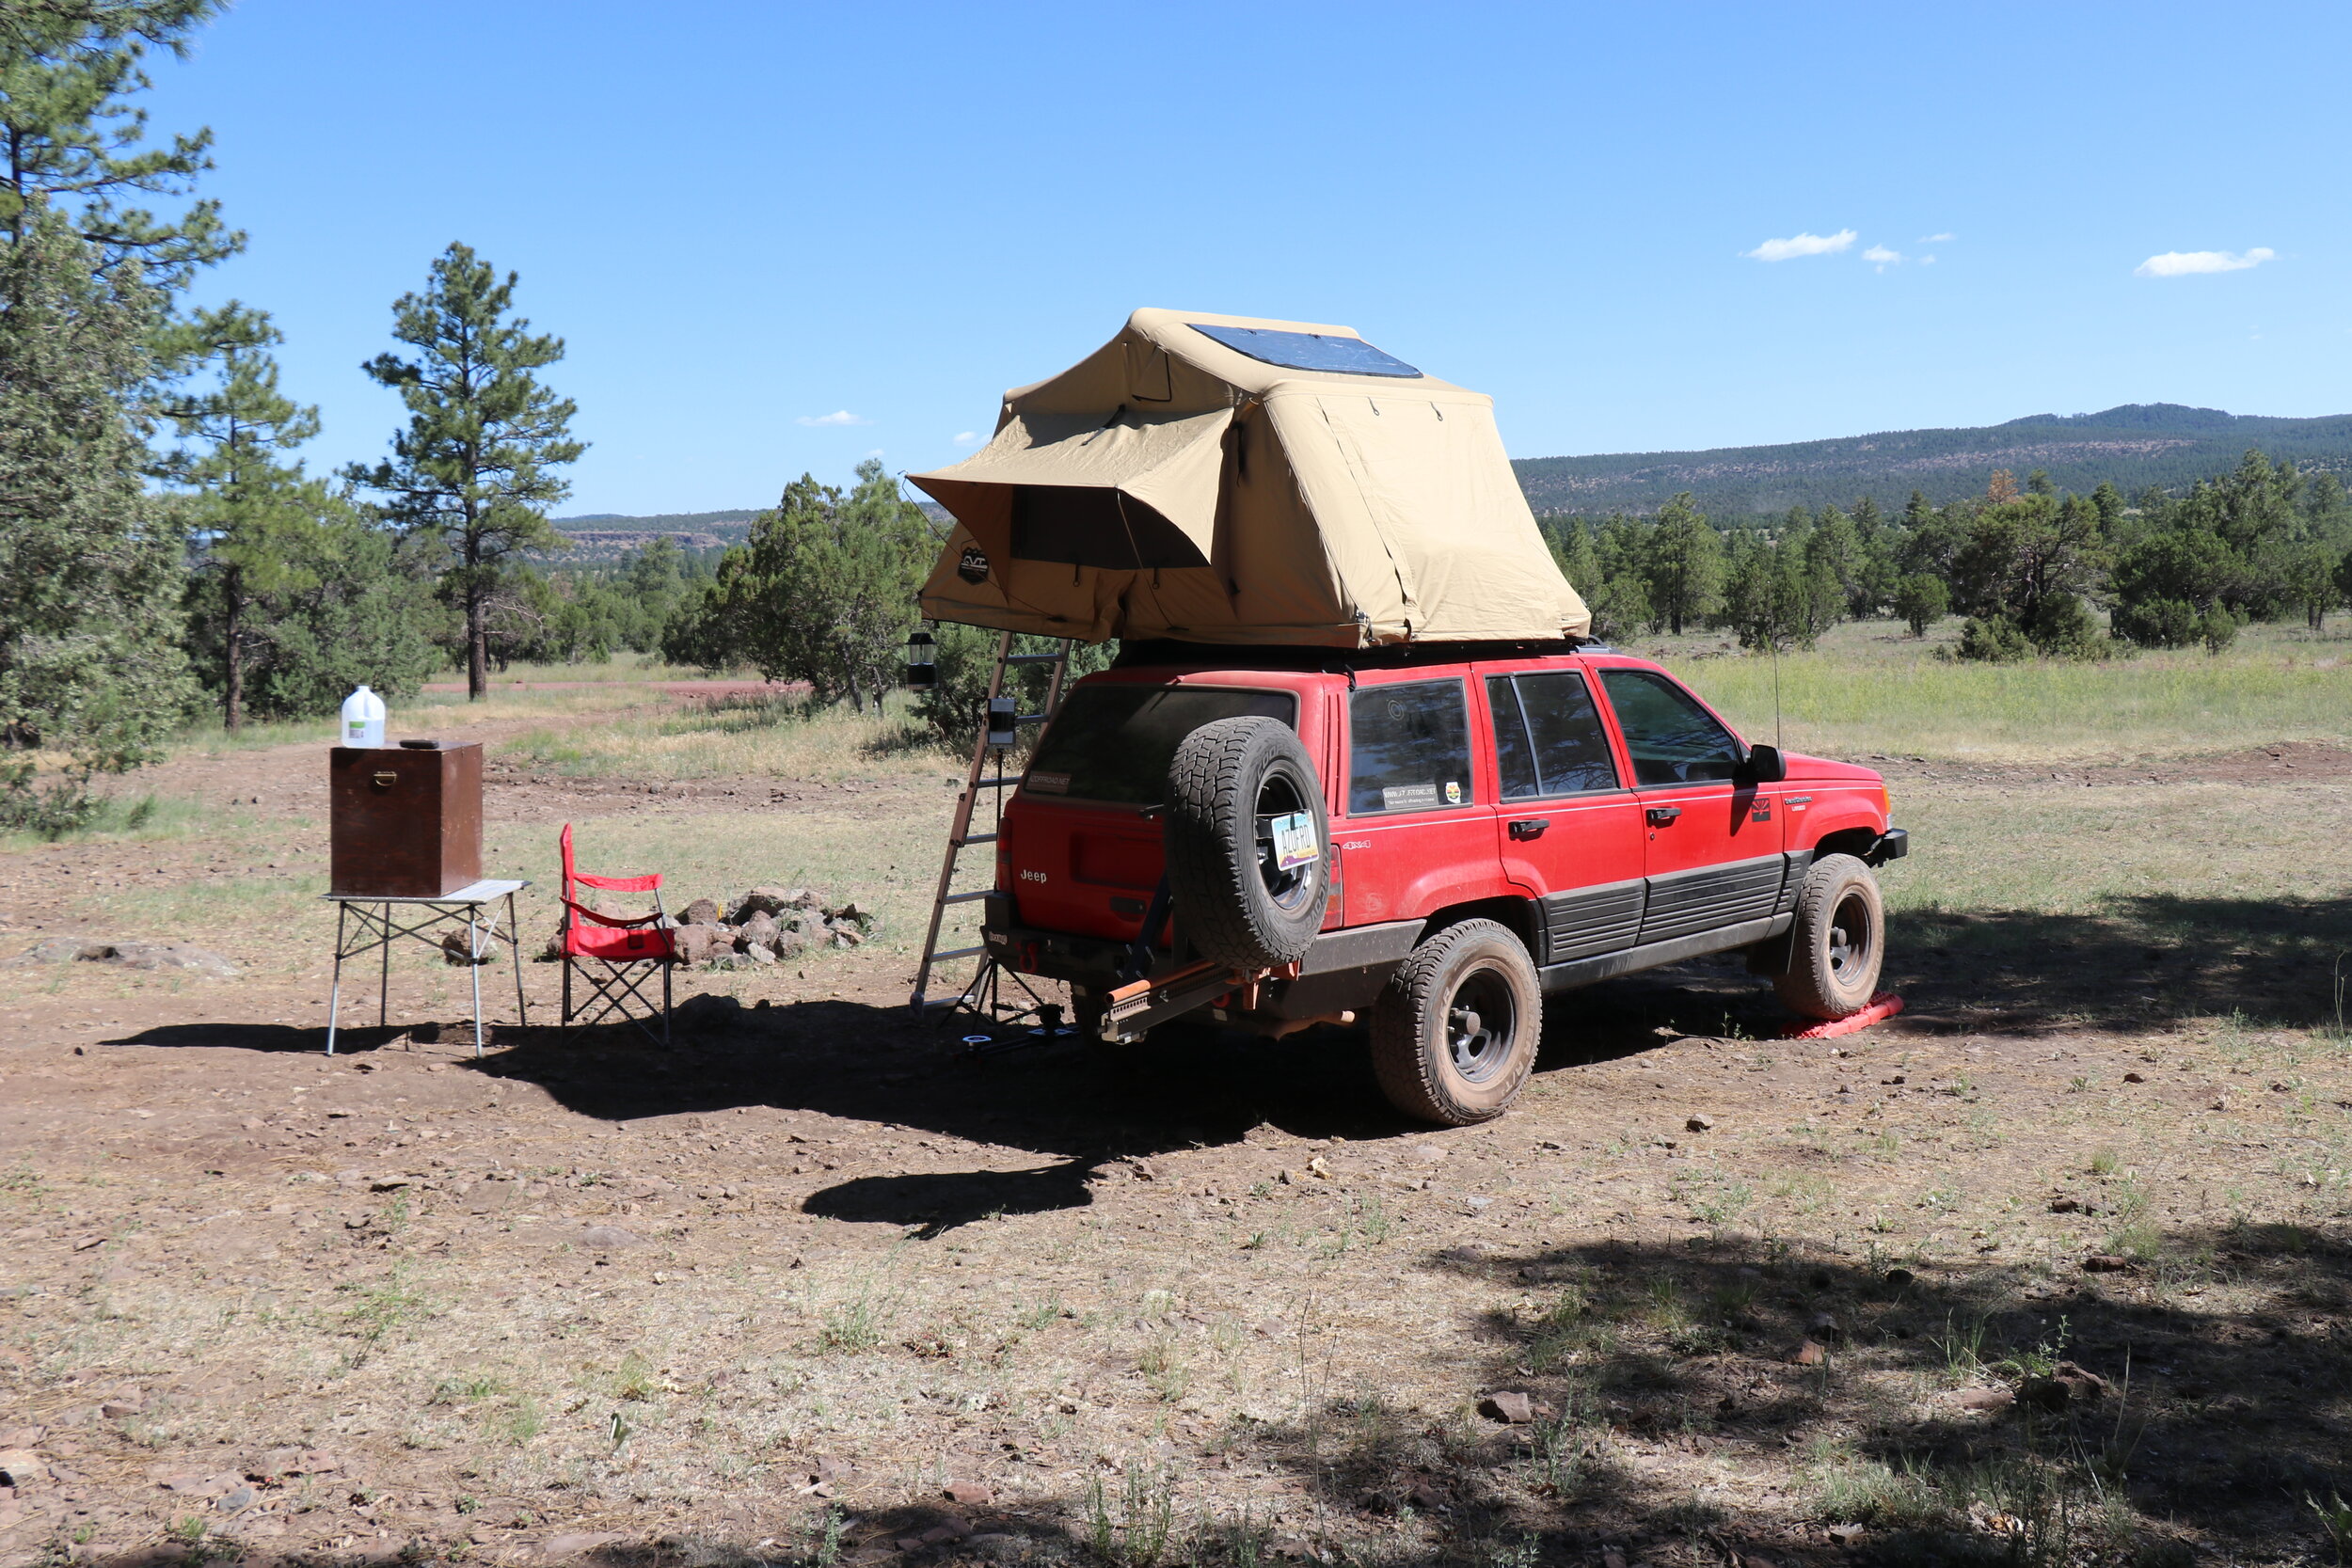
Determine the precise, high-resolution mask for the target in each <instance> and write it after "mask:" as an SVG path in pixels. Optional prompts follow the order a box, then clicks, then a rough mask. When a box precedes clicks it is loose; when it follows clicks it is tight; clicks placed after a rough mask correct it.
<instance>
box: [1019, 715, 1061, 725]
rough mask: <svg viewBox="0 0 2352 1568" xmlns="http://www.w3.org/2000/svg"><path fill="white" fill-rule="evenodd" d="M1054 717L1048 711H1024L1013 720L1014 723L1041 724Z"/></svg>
mask: <svg viewBox="0 0 2352 1568" xmlns="http://www.w3.org/2000/svg"><path fill="white" fill-rule="evenodd" d="M1052 717H1054V716H1053V715H1052V714H1050V713H1025V714H1022V715H1021V716H1020V717H1018V718H1017V719H1015V720H1014V721H1013V722H1014V723H1016V724H1042V723H1044V722H1045V721H1047V720H1048V719H1051V718H1052Z"/></svg>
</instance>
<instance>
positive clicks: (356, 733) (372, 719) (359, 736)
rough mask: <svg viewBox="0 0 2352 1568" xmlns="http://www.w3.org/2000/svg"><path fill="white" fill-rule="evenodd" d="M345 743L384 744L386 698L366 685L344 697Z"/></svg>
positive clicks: (361, 744)
mask: <svg viewBox="0 0 2352 1568" xmlns="http://www.w3.org/2000/svg"><path fill="white" fill-rule="evenodd" d="M343 744H344V745H346V746H381V745H383V744H384V699H383V698H381V697H379V696H377V695H376V694H375V693H374V692H373V691H370V690H369V689H367V688H366V687H364V686H363V687H361V688H360V689H358V690H357V691H355V692H353V693H352V694H351V695H350V696H348V697H345V698H344V699H343Z"/></svg>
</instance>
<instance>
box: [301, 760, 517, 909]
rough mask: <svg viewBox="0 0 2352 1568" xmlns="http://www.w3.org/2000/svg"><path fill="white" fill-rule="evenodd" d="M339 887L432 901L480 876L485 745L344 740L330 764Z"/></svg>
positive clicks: (334, 872)
mask: <svg viewBox="0 0 2352 1568" xmlns="http://www.w3.org/2000/svg"><path fill="white" fill-rule="evenodd" d="M327 819H328V822H329V824H330V827H329V839H330V843H331V846H332V853H331V864H330V868H329V871H328V879H329V880H328V886H329V887H330V888H331V889H332V890H333V891H334V892H336V893H339V894H358V895H367V896H372V897H380V898H433V897H437V896H439V895H443V894H450V893H455V892H456V891H457V890H458V889H460V888H464V887H470V886H472V885H473V884H474V883H476V882H478V881H480V880H481V879H482V745H481V742H479V741H467V742H464V743H462V744H460V743H453V742H448V741H438V740H405V741H403V742H401V743H400V744H399V745H397V746H382V747H376V746H338V747H336V748H335V749H334V752H333V753H332V755H331V756H330V758H329V760H328V762H327Z"/></svg>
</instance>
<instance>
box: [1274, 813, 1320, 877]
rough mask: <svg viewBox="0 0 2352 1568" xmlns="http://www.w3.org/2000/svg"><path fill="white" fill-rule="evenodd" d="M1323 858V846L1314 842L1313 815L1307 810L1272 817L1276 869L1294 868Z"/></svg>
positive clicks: (1288, 869)
mask: <svg viewBox="0 0 2352 1568" xmlns="http://www.w3.org/2000/svg"><path fill="white" fill-rule="evenodd" d="M1322 858H1323V847H1322V846H1321V845H1320V844H1318V843H1316V842H1315V816H1314V813H1312V812H1308V811H1295V812H1293V813H1291V814H1290V815H1289V816H1278V817H1276V818H1275V819H1274V865H1275V869H1276V870H1278V871H1291V870H1295V869H1296V868H1297V867H1299V866H1302V865H1312V864H1313V863H1315V862H1316V861H1318V860H1321V859H1322Z"/></svg>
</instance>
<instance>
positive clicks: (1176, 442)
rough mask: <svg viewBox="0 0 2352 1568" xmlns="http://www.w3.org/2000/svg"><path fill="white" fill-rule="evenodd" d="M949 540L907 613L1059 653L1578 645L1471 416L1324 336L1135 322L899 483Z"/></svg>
mask: <svg viewBox="0 0 2352 1568" xmlns="http://www.w3.org/2000/svg"><path fill="white" fill-rule="evenodd" d="M911 477H912V478H913V480H914V483H916V484H917V485H920V486H921V487H922V488H923V489H924V490H925V491H927V492H928V493H929V494H930V495H931V496H932V497H933V498H934V499H937V500H938V501H939V503H940V504H941V505H942V506H945V507H946V509H947V511H948V512H949V513H950V514H951V515H953V516H954V517H955V519H956V527H955V529H954V531H953V532H952V533H951V535H950V537H949V539H948V542H947V547H946V550H945V551H944V552H943V553H942V554H941V556H940V560H939V564H938V565H937V566H936V567H935V568H933V570H932V572H931V576H930V581H929V582H927V583H925V584H924V587H923V611H924V613H925V614H927V615H930V616H931V617H932V618H934V619H936V620H941V621H959V622H963V623H966V624H968V625H972V626H994V627H1000V628H1003V629H1006V630H1010V631H1022V632H1035V633H1038V634H1040V635H1042V636H1047V637H1075V638H1079V639H1081V640H1083V641H1089V642H1097V641H1102V640H1104V638H1109V637H1126V638H1153V637H1171V638H1178V639H1183V640H1185V641H1196V642H1229V643H1231V642H1240V643H1288V642H1297V643H1311V644H1317V645H1321V646H1328V647H1342V648H1355V647H1365V646H1369V645H1371V644H1374V643H1380V642H1403V641H1467V640H1472V639H1482V640H1483V639H1512V640H1524V639H1545V638H1559V637H1563V636H1581V635H1583V634H1584V633H1585V632H1586V630H1587V629H1588V628H1589V626H1591V617H1590V615H1589V614H1587V612H1586V610H1585V609H1584V603H1583V601H1582V600H1581V599H1580V598H1578V597H1577V595H1576V591H1575V590H1574V589H1573V588H1570V587H1569V586H1568V584H1567V582H1566V581H1565V579H1564V578H1562V577H1561V576H1560V571H1559V568H1558V567H1557V566H1556V565H1555V564H1554V563H1553V562H1552V559H1551V552H1550V551H1549V549H1547V548H1546V547H1545V545H1544V540H1543V536H1542V534H1541V532H1540V531H1538V530H1537V529H1536V527H1535V519H1534V515H1531V514H1530V513H1529V511H1528V510H1527V501H1526V499H1524V498H1523V497H1522V496H1521V495H1520V494H1519V487H1518V480H1517V479H1516V478H1515V477H1514V476H1513V475H1512V472H1511V466H1510V463H1509V462H1508V460H1507V459H1506V458H1505V457H1504V456H1503V451H1502V437H1501V436H1500V435H1498V434H1497V432H1496V430H1495V422H1494V404H1493V401H1492V400H1491V399H1489V398H1486V397H1485V396H1482V395H1481V394H1479V393H1477V392H1472V391H1469V390H1466V389H1465V388H1460V387H1455V386H1452V385H1450V384H1449V383H1446V382H1443V381H1439V380H1438V379H1437V378H1436V377H1435V376H1431V375H1425V374H1423V373H1422V372H1421V371H1419V370H1417V369H1415V368H1414V367H1413V366H1411V365H1408V364H1406V363H1405V362H1404V361H1403V360H1400V359H1396V358H1393V357H1391V356H1389V355H1386V354H1383V353H1381V352H1380V351H1379V350H1378V349H1376V348H1375V347H1373V346H1372V345H1371V344H1370V343H1367V342H1365V341H1364V340H1363V339H1362V338H1361V337H1359V335H1358V334H1357V333H1356V332H1355V331H1353V330H1352V329H1350V328H1348V327H1344V326H1321V325H1311V324H1309V323H1305V322H1282V321H1255V320H1251V319H1249V318H1248V317H1242V316H1216V315H1208V314H1205V313H1202V312H1199V311H1181V310H1137V311H1136V313H1135V314H1134V315H1133V316H1131V317H1129V318H1128V321H1127V325H1126V329H1125V330H1124V331H1122V332H1120V335H1119V336H1118V337H1116V338H1114V339H1112V340H1111V341H1110V342H1108V343H1106V344H1104V346H1103V347H1102V348H1101V349H1100V350H1098V351H1097V352H1095V353H1094V354H1092V355H1089V356H1088V357H1086V358H1085V359H1083V360H1080V361H1079V362H1078V363H1077V364H1076V365H1073V366H1072V367H1071V368H1070V369H1069V370H1067V371H1064V372H1062V373H1061V374H1059V375H1057V376H1054V377H1052V378H1051V379H1049V380H1045V381H1041V382H1038V383H1036V384H1035V385H1033V386H1029V387H1020V388H1014V389H1013V390H1011V391H1009V392H1007V393H1006V394H1005V400H1004V407H1003V411H1002V412H1001V413H1000V414H999V415H998V417H997V422H996V434H995V436H994V438H993V440H991V441H990V442H989V444H988V445H987V446H986V447H984V448H982V449H981V450H980V451H977V452H976V453H974V454H973V455H972V456H971V457H969V458H967V459H965V460H964V461H963V462H961V463H959V464H957V465H955V466H954V467H948V468H940V469H936V470H934V471H933V472H930V473H924V474H914V475H912V476H911Z"/></svg>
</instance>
